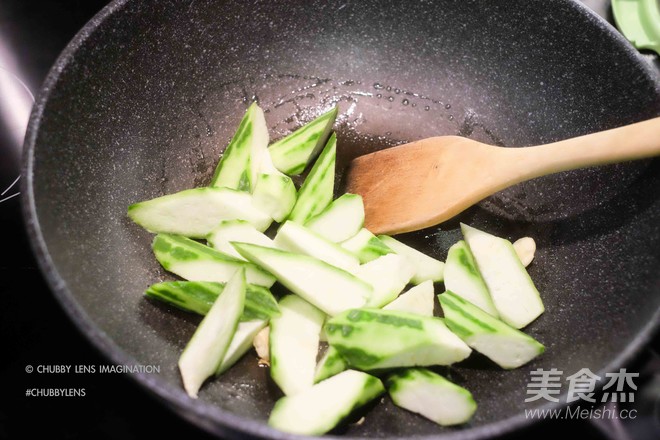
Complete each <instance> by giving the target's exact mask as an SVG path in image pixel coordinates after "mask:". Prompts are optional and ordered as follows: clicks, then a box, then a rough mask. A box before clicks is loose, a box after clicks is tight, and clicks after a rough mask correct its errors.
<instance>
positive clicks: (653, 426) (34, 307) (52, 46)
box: [0, 0, 660, 439]
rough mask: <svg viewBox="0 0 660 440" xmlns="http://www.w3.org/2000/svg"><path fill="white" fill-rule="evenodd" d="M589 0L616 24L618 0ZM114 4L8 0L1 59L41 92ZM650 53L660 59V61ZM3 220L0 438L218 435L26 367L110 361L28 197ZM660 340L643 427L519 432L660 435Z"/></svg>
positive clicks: (649, 356) (0, 168)
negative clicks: (67, 285)
mask: <svg viewBox="0 0 660 440" xmlns="http://www.w3.org/2000/svg"><path fill="white" fill-rule="evenodd" d="M585 3H586V4H587V5H588V6H590V7H592V8H593V9H594V10H596V12H598V13H599V14H601V15H602V16H604V17H605V18H606V19H608V20H610V21H611V13H610V11H609V2H608V1H606V0H588V1H585ZM105 4H106V1H99V0H63V1H49V0H27V1H26V0H2V2H0V62H2V60H3V58H2V55H3V53H2V50H5V51H7V52H9V55H11V56H13V58H14V59H15V60H16V66H15V70H16V71H15V73H17V75H18V76H20V78H21V79H22V80H23V81H24V82H25V84H26V85H27V86H28V88H30V89H31V90H32V91H34V92H36V91H37V90H38V89H39V87H40V84H41V82H42V81H43V79H44V78H45V76H46V74H47V72H48V70H49V68H50V66H51V65H52V63H53V62H54V60H55V58H56V57H57V55H58V54H59V52H60V51H61V50H62V49H63V48H64V46H65V45H66V44H67V43H68V42H69V40H70V39H71V38H72V37H73V35H74V34H75V33H76V32H77V31H78V30H79V29H80V28H81V27H82V26H83V25H84V24H85V23H86V22H87V21H88V20H89V19H90V18H91V17H92V16H93V15H94V14H95V13H96V12H98V11H99V10H100V9H101V8H102V7H103V6H105ZM5 55H6V54H5ZM647 58H648V59H649V61H650V62H652V63H655V64H656V66H657V65H658V62H657V57H653V56H651V55H647ZM0 66H2V65H1V64H0ZM2 67H4V66H2ZM2 99H3V96H2V90H1V89H0V101H1V100H2ZM19 170H20V145H16V142H14V141H12V138H11V137H10V136H9V135H8V129H7V126H6V121H2V120H1V116H0V192H2V191H4V189H5V188H6V187H7V186H8V185H9V184H10V183H11V182H12V181H13V180H14V179H15V178H16V177H17V176H18V174H19ZM14 190H16V187H14V188H13V189H12V190H11V191H9V192H8V193H6V194H5V195H4V196H0V200H2V199H3V198H4V197H6V196H8V195H11V194H12V193H14V192H15V191H14ZM0 225H2V226H3V228H2V230H3V232H4V234H3V235H2V237H4V239H2V240H0V243H2V244H5V243H6V244H5V246H3V251H2V252H0V299H1V303H0V304H1V305H0V335H2V342H3V347H2V351H3V352H4V353H5V354H4V355H3V356H2V357H3V358H4V359H5V361H4V362H2V366H1V367H0V368H1V369H0V438H8V439H9V438H10V439H20V438H36V436H47V437H48V438H67V439H87V438H96V439H133V438H140V437H148V438H154V437H156V436H162V435H166V434H169V435H175V436H177V435H185V436H186V437H187V438H190V437H193V438H202V439H203V438H210V437H209V436H208V435H207V434H205V433H204V432H201V431H199V430H198V429H197V428H195V427H193V426H191V425H189V424H188V423H186V422H184V421H183V420H181V419H179V418H178V417H177V416H176V415H175V414H174V413H172V412H171V411H170V410H169V409H168V408H166V407H165V406H164V405H163V404H161V403H160V402H158V401H156V400H155V399H154V398H152V397H151V396H150V395H148V394H147V393H146V392H145V391H144V390H143V389H142V388H141V387H139V386H138V385H137V384H136V383H134V382H133V381H132V380H131V379H130V377H129V376H126V375H115V374H98V373H96V374H75V373H69V374H39V373H37V372H32V373H27V372H26V366H27V365H33V366H34V367H35V368H36V367H37V366H38V365H67V366H73V365H95V366H97V369H98V365H101V364H108V362H107V361H106V360H105V359H104V358H103V357H102V356H101V355H100V354H99V353H98V352H97V351H96V350H95V349H94V348H93V347H92V346H91V345H90V344H89V343H88V342H87V340H86V339H85V338H84V337H83V336H82V335H81V334H80V333H79V332H78V330H77V329H76V328H75V327H74V326H73V325H72V324H71V322H70V321H69V319H68V318H67V316H66V315H65V314H64V312H63V311H62V310H61V308H60V306H59V304H58V303H57V302H56V301H55V299H54V297H53V296H52V295H51V293H50V291H49V289H48V287H47V285H46V284H45V282H44V280H43V279H42V277H41V275H40V272H39V270H38V268H37V267H36V263H35V261H34V259H33V257H32V253H31V250H30V247H29V244H28V242H27V239H26V237H25V234H24V232H23V231H24V229H23V225H22V220H21V216H20V206H19V197H14V198H12V199H10V200H7V201H5V202H0ZM658 345H659V341H658V338H656V340H655V341H654V343H653V344H652V346H651V347H649V349H647V350H645V351H644V352H643V353H642V354H641V355H640V356H639V358H638V359H637V361H636V362H635V363H634V364H633V365H631V366H629V367H628V369H629V371H636V372H637V371H638V372H640V373H642V376H643V377H642V378H641V379H640V380H639V381H637V382H636V383H637V384H638V385H639V386H640V390H639V391H638V392H637V393H636V397H637V399H636V400H637V401H636V402H635V404H634V405H632V406H631V407H634V408H636V409H637V410H638V414H639V417H638V419H637V420H636V421H635V422H634V423H621V422H612V421H608V422H602V423H600V424H595V423H590V422H587V421H582V422H580V421H570V422H569V421H561V422H554V423H552V422H544V423H541V424H540V425H537V426H535V427H534V428H532V429H530V430H527V431H525V432H523V433H518V434H516V435H515V438H527V437H529V436H541V438H550V437H551V436H557V437H558V436H565V435H570V438H620V439H626V438H630V439H651V438H660V426H659V424H660V420H658V418H657V417H658V413H659V412H660V408H659V407H660V374H659V373H658V372H659V371H660V360H659V358H658V355H657V352H658ZM72 368H73V367H72ZM42 387H44V388H78V389H80V388H84V389H85V396H84V397H26V396H25V391H26V389H27V388H42Z"/></svg>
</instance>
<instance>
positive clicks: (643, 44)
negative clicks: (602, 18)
mask: <svg viewBox="0 0 660 440" xmlns="http://www.w3.org/2000/svg"><path fill="white" fill-rule="evenodd" d="M612 13H613V14H614V21H615V22H616V25H617V27H618V28H619V30H620V31H621V33H622V34H623V35H624V36H625V37H626V38H627V39H628V40H629V41H630V42H631V43H632V44H633V46H635V47H636V48H637V49H648V50H652V51H654V52H656V53H657V54H659V55H660V2H658V0H612Z"/></svg>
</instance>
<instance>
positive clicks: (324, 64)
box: [24, 0, 660, 438]
mask: <svg viewBox="0 0 660 440" xmlns="http://www.w3.org/2000/svg"><path fill="white" fill-rule="evenodd" d="M253 100H257V101H258V102H259V103H260V105H261V106H262V107H263V108H264V110H265V112H266V120H267V123H268V126H269V130H270V134H271V139H273V140H275V139H277V138H280V137H282V136H284V135H285V134H287V133H289V132H291V131H292V130H293V129H295V128H297V127H299V126H300V125H302V124H303V123H305V122H307V121H309V120H311V119H312V118H313V117H315V116H317V115H319V114H321V113H322V112H324V111H325V110H327V109H329V108H330V107H331V106H333V105H338V106H339V110H340V113H339V116H338V120H337V123H336V125H335V128H336V131H337V136H338V171H339V173H338V180H339V181H341V177H342V173H341V171H342V170H343V168H344V167H345V166H346V164H347V163H348V162H349V161H350V160H351V159H352V158H353V157H356V156H358V155H360V154H364V153H366V152H370V151H374V150H377V149H381V148H385V147H388V146H392V145H396V144H399V143H403V142H409V141H413V140H416V139H420V138H424V137H430V136H436V135H452V134H459V135H463V136H467V137H470V138H473V139H476V140H479V141H484V142H488V143H492V144H497V145H503V146H507V147H521V146H526V145H534V144H542V143H547V142H551V141H555V140H560V139H564V138H568V137H572V136H577V135H581V134H586V133H589V132H593V131H597V130H603V129H607V128H612V127H615V126H619V125H623V124H627V123H632V122H635V121H639V120H642V119H647V118H651V117H654V116H657V115H658V114H660V87H659V85H658V79H657V76H654V72H653V71H652V70H651V69H650V67H648V66H647V65H645V64H644V62H643V61H641V58H640V57H639V56H638V55H637V54H636V53H635V52H634V51H633V50H632V49H631V47H630V46H629V45H627V44H626V43H625V42H624V41H623V40H622V39H621V38H620V37H618V36H617V35H616V34H615V33H614V31H613V30H612V29H611V28H609V27H608V26H607V25H606V24H604V23H603V22H601V21H600V20H598V19H597V18H595V17H594V16H592V15H590V14H589V13H588V12H586V10H583V9H582V8H581V7H580V6H578V5H576V4H574V3H572V2H569V1H560V2H543V1H526V0H520V1H511V2H506V4H503V3H500V2H478V1H462V2H453V1H432V2H431V1H428V2H425V1H420V2H396V1H394V2H387V3H383V2H378V1H370V0H367V1H362V2H324V1H306V2H296V1H277V0H274V1H268V2H260V1H254V2H216V1H204V0H197V1H194V2H189V1H187V2H178V1H155V0H152V1H134V2H117V3H113V4H111V5H110V6H109V7H108V8H107V9H106V10H104V12H102V13H101V14H100V15H99V16H98V17H97V18H95V19H94V20H93V21H92V22H91V23H90V24H89V25H88V26H87V27H86V28H85V29H84V30H83V31H82V32H81V34H79V35H78V37H77V38H76V39H75V40H74V42H73V43H72V45H70V46H69V48H68V49H67V51H65V53H64V54H63V56H62V57H61V58H60V60H59V61H58V63H57V65H56V66H55V67H54V69H53V71H52V72H51V74H50V76H49V79H48V80H47V83H46V87H45V88H44V90H43V91H42V94H41V97H40V100H39V102H38V105H37V106H36V110H35V112H34V114H33V117H32V121H31V125H30V131H29V133H28V137H27V152H26V168H25V170H26V173H27V177H28V179H26V180H27V183H26V185H27V186H26V188H24V190H25V192H26V193H27V201H26V202H25V212H26V216H27V219H28V224H29V228H30V232H31V234H32V235H33V240H34V245H35V249H36V251H37V253H38V255H39V257H40V260H41V261H40V262H41V265H42V268H43V269H44V270H45V272H46V274H47V277H48V280H49V282H50V284H51V286H52V288H53V290H54V291H55V293H56V295H57V296H58V298H59V299H60V300H61V301H62V303H63V305H64V307H65V309H66V310H67V311H68V312H69V313H70V314H71V315H72V316H73V318H74V320H75V321H76V322H77V323H78V324H79V326H80V327H81V328H82V329H83V330H84V331H86V332H87V333H88V334H89V335H90V337H91V339H92V340H93V341H94V342H95V343H96V344H97V345H98V346H99V347H100V348H101V349H102V350H103V351H104V352H105V353H106V354H107V355H108V356H109V357H110V358H111V359H112V360H114V361H116V362H136V363H139V364H142V365H157V366H159V367H160V373H159V374H154V375H142V376H139V377H138V380H139V381H140V383H142V384H144V385H145V386H146V387H147V388H148V389H150V390H151V391H154V392H156V393H157V394H159V395H160V396H162V397H164V398H165V401H166V403H167V404H169V405H171V406H173V407H174V408H175V409H176V410H177V411H179V412H181V413H182V414H183V415H184V416H185V417H187V418H189V419H191V420H194V421H195V422H196V423H198V424H200V425H201V426H204V427H205V428H207V429H209V430H211V431H213V432H216V433H221V434H223V435H232V434H235V433H237V432H244V433H249V434H252V435H258V436H266V437H275V438H277V437H281V436H282V434H280V433H277V432H276V431H274V430H270V429H269V428H267V427H266V426H265V421H266V420H267V417H268V414H269V412H270V410H271V408H272V406H273V403H274V402H275V400H276V399H277V398H279V397H280V392H279V391H278V390H277V387H276V386H275V385H274V384H273V383H272V382H271V381H270V379H269V377H268V370H267V369H265V368H260V367H259V366H258V365H257V362H256V358H255V356H254V355H253V354H249V355H247V356H245V357H244V359H243V360H242V361H241V362H239V364H237V365H236V366H235V367H234V368H232V369H231V370H230V371H229V372H228V373H227V374H225V375H223V376H222V377H220V378H219V379H216V380H213V381H211V382H209V383H207V384H206V385H205V386H204V387H203V389H202V391H201V393H200V400H199V401H198V402H192V401H190V400H188V399H187V398H186V397H185V395H184V393H183V391H182V390H181V383H180V379H179V373H178V370H177V367H176V365H177V359H178V357H179V355H180V353H181V350H182V349H183V347H184V346H185V344H186V342H187V341H188V339H189V338H190V336H191V335H192V332H193V331H194V329H195V326H196V325H197V323H198V322H199V318H197V317H194V316H191V315H188V314H186V313H183V312H180V311H176V310H173V309H170V308H168V307H165V306H162V305H159V304H155V303H153V302H151V301H148V300H147V299H145V298H144V297H143V295H142V293H143V292H144V290H145V289H146V287H148V286H149V285H150V284H152V283H155V282H159V281H164V280H173V279H175V277H174V276H173V275H171V274H168V273H167V272H165V271H164V270H162V269H161V268H160V267H159V265H158V263H157V262H156V260H155V259H154V257H153V254H152V253H151V248H150V244H151V240H152V237H153V236H152V235H151V234H149V233H148V232H146V231H144V230H142V229H141V228H139V227H138V226H137V225H135V224H133V223H131V221H130V220H129V219H128V218H127V217H126V208H127V207H128V205H129V204H131V203H134V202H137V201H141V200H145V199H149V198H152V197H156V196H159V195H163V194H168V193H172V192H176V191H179V190H182V189H186V188H191V187H196V186H203V185H206V184H208V182H209V180H210V177H211V174H212V172H213V169H214V167H215V164H216V162H217V159H218V157H219V156H220V154H221V153H222V150H223V149H224V147H225V146H226V145H227V143H228V141H229V139H230V138H231V136H232V135H233V132H234V130H235V129H236V127H237V126H238V122H239V120H240V118H241V116H242V115H243V113H244V111H245V109H246V108H247V106H248V105H249V104H250V102H252V101H253ZM485 172H487V170H486V171H485ZM659 187H660V163H659V162H658V160H647V161H640V162H636V163H626V164H619V165H611V166H605V167H600V168H594V169H588V170H579V171H573V172H569V173H564V174H561V175H555V176H548V177H545V178H540V179H537V180H534V181H532V182H527V183H524V184H521V185H518V186H516V187H514V188H511V189H509V190H507V191H504V192H502V193H499V194H497V195H495V196H493V197H491V198H489V199H487V200H485V201H484V202H482V203H480V204H479V205H477V206H475V207H473V208H471V209H470V210H468V211H466V212H465V213H463V214H461V215H460V216H459V217H458V218H457V219H455V220H452V221H450V222H448V223H445V224H443V225H440V226H439V227H435V228H430V229H426V230H424V231H419V232H416V233H411V234H406V235H402V236H401V239H402V240H404V241H406V242H407V243H409V244H413V245H414V246H416V247H418V248H419V249H421V250H423V251H425V252H428V253H430V254H431V255H433V256H435V257H437V258H439V259H441V260H444V259H445V257H446V253H447V249H448V248H449V246H451V245H452V244H453V243H455V242H456V241H457V240H458V239H459V237H460V231H459V229H458V222H459V221H463V222H466V223H469V224H471V225H474V226H477V227H480V228H482V229H485V230H487V231H489V232H491V233H494V234H498V235H500V236H504V237H507V238H510V239H514V240H515V239H517V238H519V237H523V236H531V237H534V238H535V240H536V242H537V247H538V251H537V255H536V258H535V260H534V262H533V263H532V265H531V266H530V267H529V272H530V275H531V277H532V279H533V280H534V281H535V282H536V285H537V287H538V289H539V291H540V292H541V295H542V298H543V301H544V303H545V306H546V312H545V313H544V314H543V315H542V316H541V317H540V318H539V319H538V320H537V321H536V322H534V323H533V324H532V325H530V326H529V327H528V328H527V329H526V331H527V332H528V333H529V334H530V335H532V336H533V337H535V338H537V339H538V340H539V341H541V342H542V343H543V344H545V346H546V353H545V354H544V355H543V356H541V357H539V358H538V359H536V360H534V361H533V362H532V363H531V364H529V365H526V366H524V367H522V368H520V369H517V370H513V371H502V370H501V369H498V368H496V367H495V366H493V365H492V364H490V363H488V362H487V361H486V360H484V359H483V358H480V357H478V356H474V357H473V358H471V359H470V360H469V361H467V362H464V363H461V364H459V365H456V366H453V367H452V368H450V369H442V370H440V371H442V372H444V373H446V374H448V377H449V378H450V379H452V380H454V381H456V382H457V383H459V384H461V385H464V386H465V387H466V388H468V389H469V390H470V391H471V392H472V393H473V395H474V397H475V400H476V401H477V403H478V405H479V408H478V410H477V412H476V414H475V416H474V418H473V419H472V421H471V422H470V423H469V424H467V425H466V426H464V427H462V428H452V429H449V428H441V427H439V426H437V425H435V424H433V423H431V422H429V421H427V420H425V419H423V418H421V417H419V416H416V415H414V414H412V413H408V412H406V411H404V410H400V409H397V408H395V407H394V406H393V405H392V403H391V402H390V401H389V399H387V398H385V399H383V402H382V403H379V404H377V405H375V406H373V407H372V408H370V410H369V412H368V414H367V415H366V418H365V421H364V423H360V424H349V425H348V426H347V427H345V428H342V429H341V430H339V431H337V432H336V433H337V434H343V435H344V436H349V437H412V436H433V435H440V434H446V435H448V436H455V437H463V438H476V437H485V436H487V435H490V434H493V433H497V432H503V431H506V430H509V429H512V428H513V427H515V426H520V425H522V424H524V423H528V422H530V421H525V420H524V410H525V409H531V408H536V407H541V406H543V405H544V404H548V402H547V401H545V400H540V401H536V402H531V403H525V398H526V397H527V395H526V391H527V384H528V383H529V380H530V374H529V372H530V371H531V370H535V369H538V368H541V369H545V370H550V369H552V368H556V369H558V370H561V371H563V372H564V373H565V376H564V379H565V378H566V377H568V376H569V375H571V374H573V373H575V372H577V371H578V370H580V369H582V368H589V369H590V370H591V371H593V372H594V373H597V374H602V373H603V372H604V371H605V370H608V369H612V368H618V367H619V366H620V364H621V363H622V362H623V361H625V360H628V359H629V357H630V356H631V355H632V354H633V352H634V351H635V350H636V349H637V348H639V346H640V345H641V344H642V343H643V342H644V341H645V339H646V338H648V336H649V333H650V331H651V330H652V328H653V327H654V325H655V324H656V323H657V317H658V309H659V306H660V295H659V294H658V293H660V292H659V290H660V271H658V268H659V267H660V231H659V230H658V224H659V223H658V219H660V193H659V192H658V188H659ZM341 190H342V189H341V187H340V185H338V187H337V191H338V193H339V192H341ZM441 289H442V286H441V285H439V286H437V287H436V293H441V291H442V290H441Z"/></svg>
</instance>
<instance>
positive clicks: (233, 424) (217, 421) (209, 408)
mask: <svg viewBox="0 0 660 440" xmlns="http://www.w3.org/2000/svg"><path fill="white" fill-rule="evenodd" d="M129 1H131V0H113V1H112V2H111V3H109V4H108V5H107V6H105V7H104V8H103V9H102V10H101V11H100V12H98V13H97V14H96V15H95V16H94V17H93V18H92V19H91V20H90V21H89V22H87V23H86V24H85V26H84V27H82V28H81V29H80V31H79V32H78V33H77V34H76V35H75V37H74V38H73V39H72V40H71V41H70V42H69V44H68V45H67V46H66V48H65V49H64V50H63V51H62V53H61V54H60V55H59V57H58V58H57V60H56V61H55V63H54V64H53V66H52V67H51V69H50V71H49V73H48V75H47V77H46V79H45V81H44V83H43V85H42V86H41V88H40V90H39V93H38V95H37V99H36V101H35V105H34V106H33V108H32V112H31V115H30V120H29V123H28V128H27V132H26V136H25V141H24V146H23V159H22V170H21V172H22V175H23V176H24V178H23V179H21V193H22V197H21V211H22V215H23V219H24V224H25V228H26V230H27V234H28V237H29V241H30V246H31V248H32V251H33V254H34V255H35V257H36V260H37V263H38V266H39V269H40V270H41V273H42V274H43V275H44V277H45V279H46V282H47V284H48V286H49V288H50V290H51V292H52V294H53V295H54V296H55V297H56V299H57V301H58V303H59V305H60V307H61V308H62V309H63V310H64V312H65V313H66V315H67V316H68V318H69V319H70V320H71V321H72V322H73V323H74V325H75V327H76V328H77V329H78V331H79V332H81V333H82V334H83V335H84V336H85V338H86V339H87V340H88V341H89V342H90V343H91V346H93V347H94V348H95V349H96V350H97V351H98V352H99V353H101V355H102V356H104V357H106V358H108V359H109V360H110V361H112V362H114V363H115V364H118V365H132V364H137V360H136V359H135V358H133V357H132V356H130V355H128V354H127V353H126V352H125V351H124V350H123V349H122V348H121V347H119V346H118V345H117V344H116V343H115V342H114V341H113V340H112V338H111V337H110V336H109V335H107V334H106V333H105V332H103V331H102V330H101V329H100V328H99V327H98V326H97V325H96V324H95V323H94V320H93V319H91V318H90V317H89V315H88V314H87V313H86V312H85V310H84V309H83V308H82V306H81V305H80V304H79V303H78V302H77V301H76V299H75V297H74V295H73V294H72V293H71V291H70V290H69V289H68V287H67V285H66V282H65V280H64V279H63V278H62V277H61V276H60V274H59V272H58V269H57V267H56V266H55V264H54V262H53V260H52V258H51V256H50V253H49V250H48V247H47V245H46V241H45V239H44V237H43V235H42V231H41V228H40V224H39V217H38V215H37V210H36V205H35V200H34V187H33V172H34V153H35V149H36V141H37V137H38V133H39V129H40V125H41V121H42V119H43V116H44V110H45V107H46V105H47V103H48V101H49V97H50V94H51V92H52V91H53V90H54V88H55V87H56V86H57V84H58V82H59V79H60V76H61V74H62V72H64V71H65V70H66V68H67V66H68V65H69V64H70V63H71V61H72V60H73V59H74V56H75V54H76V52H77V51H78V49H79V48H80V47H81V46H82V45H83V44H84V43H85V41H86V40H87V39H88V38H89V37H90V36H91V35H92V34H93V33H94V32H96V31H98V29H99V27H100V26H101V25H102V24H103V23H104V22H105V21H106V20H107V19H108V18H109V17H110V16H111V15H113V14H115V13H118V12H120V11H122V10H123V9H124V8H125V7H126V5H127V4H128V3H129ZM563 1H564V3H565V4H566V5H567V6H568V7H570V8H573V9H574V10H575V11H576V13H577V14H579V15H580V16H581V17H583V18H584V19H585V21H587V22H589V25H592V26H596V27H598V28H599V29H600V30H601V31H602V32H603V33H604V34H606V35H607V37H608V38H611V39H613V41H614V42H615V43H616V44H619V45H620V46H621V47H622V48H623V49H624V52H625V53H626V55H628V56H629V57H630V59H631V61H632V62H633V63H634V64H635V65H636V67H637V68H638V69H640V71H643V72H644V74H645V75H646V76H647V77H649V78H651V79H652V80H653V82H654V83H655V84H656V88H657V89H658V90H660V78H658V75H657V74H654V71H653V69H652V67H651V66H650V64H649V63H647V62H646V61H645V60H644V59H643V58H642V56H641V55H640V54H639V52H638V51H637V50H636V49H635V48H634V47H633V46H632V45H631V44H630V43H629V42H628V41H627V40H626V39H625V38H624V37H623V36H622V35H621V34H620V33H619V32H618V31H616V29H615V28H614V27H613V26H612V25H610V24H609V23H607V22H606V21H605V20H604V19H602V18H601V17H599V16H598V15H597V14H596V13H595V12H593V11H592V10H591V9H589V8H588V7H587V6H586V5H584V4H582V3H580V2H577V1H574V0H563ZM658 329H660V308H659V309H658V310H656V311H655V313H654V314H653V317H652V319H651V320H649V321H648V322H647V323H646V324H645V325H644V327H643V328H642V329H641V331H640V332H638V333H637V335H635V337H634V338H633V340H632V342H631V343H630V344H629V345H628V346H627V347H626V348H625V349H624V350H622V351H621V352H619V354H618V355H617V356H616V357H614V358H613V359H612V360H611V362H609V363H608V364H607V365H606V366H605V367H604V368H603V369H602V370H600V371H599V372H598V373H597V374H598V375H599V376H601V377H604V372H608V371H614V370H617V369H619V368H621V367H622V366H624V365H626V364H629V363H630V362H631V361H633V360H634V359H635V357H636V356H638V355H639V354H640V352H641V351H642V349H643V348H644V347H645V346H646V345H647V344H648V343H649V342H650V340H651V339H652V337H653V336H654V334H655V333H656V332H657V331H658ZM127 376H128V377H129V378H130V379H131V380H133V381H134V383H137V384H138V385H139V386H140V387H141V388H142V389H144V390H146V391H148V392H149V393H150V394H151V395H153V396H156V397H158V398H159V399H160V401H161V402H162V403H163V404H164V406H165V407H167V408H169V409H170V410H172V411H174V412H176V413H177V414H178V415H179V416H181V417H183V418H185V419H187V420H188V421H189V422H191V423H192V424H194V425H195V426H197V427H199V428H202V429H204V430H206V431H208V432H209V433H212V434H215V435H227V436H230V437H232V438H235V437H238V436H242V437H244V436H245V435H246V434H247V435H248V436H250V437H262V438H271V439H278V440H279V439H289V438H303V437H301V436H296V435H291V434H287V433H284V432H281V431H278V430H276V429H274V428H271V427H269V426H268V425H266V424H264V423H262V422H260V421H257V420H255V419H253V418H248V417H243V416H239V415H236V414H234V413H231V412H229V411H225V410H223V409H221V408H219V407H217V406H215V405H213V404H211V403H206V402H202V401H199V400H193V399H190V398H189V397H188V396H187V395H186V394H185V393H184V392H183V389H182V388H181V387H176V386H174V385H173V384H171V383H169V382H168V381H166V380H165V379H163V378H161V377H159V376H157V375H152V374H148V373H139V372H136V373H133V372H131V373H129V374H128V375H127ZM602 385H603V382H602V381H601V382H600V383H599V388H600V387H602ZM563 396H565V394H562V397H563ZM568 406H570V405H569V404H567V403H565V399H560V402H558V403H554V402H548V403H547V404H545V405H543V406H541V407H539V409H540V410H544V409H563V408H566V407H568ZM539 421H541V419H534V418H526V417H525V415H524V413H520V414H517V415H515V416H512V417H509V418H505V419H501V420H498V421H496V422H492V423H488V424H485V425H481V426H477V427H468V428H465V429H462V430H460V431H454V432H444V433H440V434H437V435H429V436H424V437H423V438H443V439H457V440H458V439H461V440H463V439H484V438H489V437H494V436H501V435H504V434H507V433H512V432H514V431H520V430H522V429H524V428H528V427H530V426H531V425H533V424H535V423H536V422H539ZM324 438H328V439H337V440H340V439H342V440H347V439H358V438H361V437H350V436H324ZM388 438H390V439H393V440H394V439H397V440H398V439H400V440H403V439H405V438H406V437H388Z"/></svg>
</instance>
